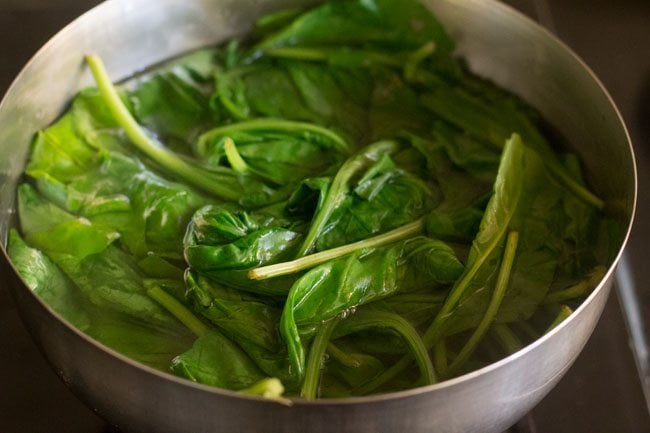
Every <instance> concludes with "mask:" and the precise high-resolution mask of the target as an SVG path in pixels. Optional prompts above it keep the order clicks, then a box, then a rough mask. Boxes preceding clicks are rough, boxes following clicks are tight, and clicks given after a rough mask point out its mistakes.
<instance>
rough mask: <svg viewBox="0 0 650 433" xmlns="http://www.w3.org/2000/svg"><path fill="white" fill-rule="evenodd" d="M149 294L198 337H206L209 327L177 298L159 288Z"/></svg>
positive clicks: (151, 289) (148, 291)
mask: <svg viewBox="0 0 650 433" xmlns="http://www.w3.org/2000/svg"><path fill="white" fill-rule="evenodd" d="M147 294H148V295H149V296H150V297H151V298H152V299H154V300H155V301H156V302H158V303H159V304H160V305H162V306H163V307H164V308H165V309H166V310H167V311H169V312H170V313H171V314H172V315H173V316H174V317H176V318H177V319H178V320H179V321H180V322H181V323H182V324H183V325H185V326H187V328H188V329H189V330H190V331H192V332H194V333H195V334H196V335H197V336H199V337H200V336H202V335H205V334H206V333H207V332H208V330H209V329H208V327H207V326H206V325H205V324H204V323H203V322H201V321H200V320H199V319H198V318H197V317H196V316H195V315H194V314H192V312H191V311H190V310H188V309H187V307H185V306H184V305H183V304H181V303H180V302H178V301H177V300H176V298H174V297H173V296H172V295H170V294H169V293H167V292H166V291H164V290H163V289H162V288H160V287H159V286H153V287H151V288H150V289H148V290H147Z"/></svg>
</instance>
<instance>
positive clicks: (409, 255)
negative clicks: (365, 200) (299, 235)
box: [280, 237, 463, 378]
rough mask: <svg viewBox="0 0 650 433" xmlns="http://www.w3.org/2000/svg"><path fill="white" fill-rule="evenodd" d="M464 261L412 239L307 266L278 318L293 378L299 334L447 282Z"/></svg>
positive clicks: (298, 365)
mask: <svg viewBox="0 0 650 433" xmlns="http://www.w3.org/2000/svg"><path fill="white" fill-rule="evenodd" d="M462 270H463V265H462V264H461V263H460V262H459V261H458V259H457V258H456V256H455V255H454V253H453V250H451V248H450V247H448V246H447V245H445V244H444V243H442V242H440V241H436V240H433V239H428V238H422V237H419V238H413V239H410V240H406V241H401V242H398V243H396V244H395V245H392V246H388V247H384V248H378V249H376V250H370V251H363V250H360V251H357V252H356V253H353V254H351V255H349V256H348V257H344V258H341V259H337V260H333V261H331V262H328V263H325V264H323V265H321V266H319V267H316V268H314V269H312V270H311V271H309V272H307V273H306V274H305V275H304V276H302V277H301V278H300V279H299V280H298V281H296V283H295V284H294V285H293V286H292V287H291V291H290V292H289V296H288V298H287V302H286V304H285V307H284V311H283V313H282V317H281V319H280V330H281V332H282V336H283V338H284V339H285V341H286V343H287V346H288V349H289V355H290V360H291V365H292V368H293V374H294V376H295V377H298V378H300V377H301V376H302V372H303V370H304V362H305V358H304V348H303V346H302V340H301V334H307V335H308V334H310V333H311V332H313V327H315V326H319V324H320V323H322V322H324V321H326V320H328V319H331V318H333V317H335V316H337V315H339V314H350V313H352V312H353V311H354V309H355V308H356V307H358V306H359V305H364V304H367V303H369V302H372V301H374V300H378V299H381V298H385V297H387V296H390V295H392V294H395V293H400V292H408V291H415V290H418V289H422V288H426V287H430V286H436V285H444V284H450V283H452V282H454V281H455V280H456V278H458V276H459V275H460V273H461V272H462Z"/></svg>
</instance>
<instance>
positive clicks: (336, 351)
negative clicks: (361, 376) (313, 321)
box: [327, 341, 361, 368]
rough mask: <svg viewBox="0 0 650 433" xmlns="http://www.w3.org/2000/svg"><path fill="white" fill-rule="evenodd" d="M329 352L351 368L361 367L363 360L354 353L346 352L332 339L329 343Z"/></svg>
mask: <svg viewBox="0 0 650 433" xmlns="http://www.w3.org/2000/svg"><path fill="white" fill-rule="evenodd" d="M327 353H329V354H330V355H331V356H332V358H334V359H335V360H337V361H338V362H340V363H341V364H343V365H345V366H346V367H350V368H359V367H360V366H361V362H359V360H358V359H357V358H355V357H354V355H351V354H349V353H346V352H344V351H343V350H341V349H340V348H339V347H338V346H337V345H336V344H334V343H332V342H331V341H330V342H329V343H328V344H327Z"/></svg>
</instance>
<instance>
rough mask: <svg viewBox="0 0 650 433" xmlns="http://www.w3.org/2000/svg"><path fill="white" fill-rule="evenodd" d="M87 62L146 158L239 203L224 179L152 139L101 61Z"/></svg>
mask: <svg viewBox="0 0 650 433" xmlns="http://www.w3.org/2000/svg"><path fill="white" fill-rule="evenodd" d="M86 62H87V63H88V66H89V67H90V70H91V72H92V74H93V77H94V78H95V81H96V83H97V87H98V88H99V92H100V94H101V96H102V98H103V99H104V102H105V103H106V105H107V107H108V109H109V110H110V112H111V114H112V115H113V117H114V118H115V120H116V122H117V123H118V124H119V125H120V126H121V127H122V129H124V132H125V133H126V135H127V137H128V138H129V140H131V142H132V143H133V144H134V145H135V146H136V147H137V148H138V149H139V150H140V151H141V152H142V153H144V154H145V155H147V156H148V157H150V158H151V159H153V160H154V161H155V162H157V163H158V164H160V165H161V166H162V167H164V168H165V169H167V170H170V171H171V172H173V173H176V174H177V175H178V176H180V177H182V178H183V179H185V180H186V181H187V182H189V183H191V184H192V185H194V186H196V187H198V188H200V189H202V190H204V191H206V192H209V193H211V194H214V195H215V196H217V197H221V198H223V199H226V200H237V199H239V197H240V194H239V193H237V192H236V191H233V190H231V189H230V188H228V187H225V186H223V179H219V178H216V176H213V174H212V173H210V172H207V171H205V170H202V169H200V168H199V167H196V166H194V165H192V164H189V163H187V162H186V161H185V160H183V159H181V158H179V157H178V156H177V155H175V154H174V153H173V152H171V151H169V150H167V149H165V148H164V147H163V146H162V145H161V144H160V143H158V142H157V141H156V140H154V139H153V138H151V137H150V136H149V135H148V134H147V133H146V131H145V130H144V128H142V126H140V125H139V124H138V122H137V121H136V120H135V118H134V117H133V115H132V114H131V113H130V112H129V109H128V108H127V107H126V105H125V104H124V102H122V99H121V98H120V95H119V94H118V92H117V89H116V88H115V86H114V85H113V83H112V82H111V80H110V78H109V77H108V73H107V72H106V68H105V67H104V63H103V62H102V60H101V58H99V57H98V56H96V55H92V54H91V55H87V56H86Z"/></svg>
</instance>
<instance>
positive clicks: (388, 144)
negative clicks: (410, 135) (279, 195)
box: [297, 141, 399, 257]
mask: <svg viewBox="0 0 650 433" xmlns="http://www.w3.org/2000/svg"><path fill="white" fill-rule="evenodd" d="M398 148H399V144H398V143H396V142H394V141H379V142H377V143H374V144H371V145H370V146H368V147H366V148H364V149H363V150H362V151H361V152H359V153H357V154H356V155H354V156H353V157H351V158H350V159H348V160H347V161H346V162H345V163H343V165H342V166H341V168H340V169H339V171H338V173H336V176H334V180H332V185H331V186H330V188H329V191H328V192H327V196H326V197H325V200H324V201H323V205H322V206H321V208H320V211H319V212H318V213H317V214H316V215H315V216H314V219H313V221H312V224H311V227H310V228H309V232H308V233H307V236H306V237H305V241H304V242H303V244H302V246H301V247H300V250H299V252H298V255H297V256H298V257H302V256H305V255H307V254H309V253H310V252H311V250H312V248H313V247H314V243H315V242H316V239H317V238H318V236H320V234H321V232H322V230H323V228H324V227H325V224H327V220H329V218H330V216H332V214H333V213H334V211H335V210H336V209H337V208H338V207H339V206H340V205H341V203H342V202H343V200H344V199H345V197H346V192H347V190H348V187H349V186H348V182H349V181H350V179H352V177H353V176H354V175H355V174H357V173H358V172H359V171H361V170H363V169H364V168H366V167H367V166H368V165H369V164H372V163H373V162H376V161H377V160H378V159H379V158H380V157H381V156H382V155H385V154H388V153H392V152H394V151H396V150H397V149H398Z"/></svg>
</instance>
